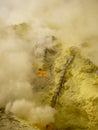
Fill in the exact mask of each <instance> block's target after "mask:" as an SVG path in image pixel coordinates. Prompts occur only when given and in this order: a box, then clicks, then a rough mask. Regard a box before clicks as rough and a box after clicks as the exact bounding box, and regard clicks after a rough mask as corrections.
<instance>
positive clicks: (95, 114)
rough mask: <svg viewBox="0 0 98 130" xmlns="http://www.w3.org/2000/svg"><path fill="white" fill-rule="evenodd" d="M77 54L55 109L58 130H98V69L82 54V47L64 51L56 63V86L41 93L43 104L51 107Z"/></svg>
mask: <svg viewBox="0 0 98 130" xmlns="http://www.w3.org/2000/svg"><path fill="white" fill-rule="evenodd" d="M71 54H74V60H73V61H72V63H71V64H70V65H69V67H68V69H67V72H66V74H65V77H64V81H63V85H62V88H61V91H60V93H59V96H58V98H57V102H56V105H55V109H56V110H57V113H56V116H55V123H54V124H53V125H54V128H57V129H64V130H82V129H83V130H97V129H98V74H97V69H98V68H97V66H95V65H94V64H93V63H92V62H91V61H90V60H89V59H85V58H84V57H82V56H81V55H80V50H79V48H76V47H71V48H69V49H68V50H63V51H62V52H61V54H60V55H59V56H58V57H57V58H56V60H55V61H54V68H53V73H54V84H52V85H51V86H50V87H48V91H47V93H46V94H43V93H42V94H41V96H42V95H43V96H42V98H41V99H42V101H41V99H40V102H42V103H43V102H44V103H46V102H47V103H49V104H51V99H52V96H53V94H54V91H55V89H56V86H57V84H58V82H59V78H60V75H61V72H62V70H63V68H64V64H65V63H66V58H67V57H68V56H69V55H71Z"/></svg>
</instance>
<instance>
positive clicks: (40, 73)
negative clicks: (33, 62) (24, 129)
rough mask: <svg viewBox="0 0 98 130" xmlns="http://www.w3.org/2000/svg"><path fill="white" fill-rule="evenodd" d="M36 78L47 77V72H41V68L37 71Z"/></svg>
mask: <svg viewBox="0 0 98 130" xmlns="http://www.w3.org/2000/svg"><path fill="white" fill-rule="evenodd" d="M38 76H39V77H46V76H47V72H46V71H45V70H43V69H42V68H39V69H38Z"/></svg>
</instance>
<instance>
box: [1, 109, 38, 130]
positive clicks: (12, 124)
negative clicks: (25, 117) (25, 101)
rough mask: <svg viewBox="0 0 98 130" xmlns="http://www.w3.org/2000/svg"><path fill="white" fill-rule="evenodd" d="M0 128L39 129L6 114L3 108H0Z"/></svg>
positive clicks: (12, 129)
mask: <svg viewBox="0 0 98 130" xmlns="http://www.w3.org/2000/svg"><path fill="white" fill-rule="evenodd" d="M0 130H39V129H38V128H36V127H35V128H34V127H31V126H30V125H29V124H27V123H26V122H24V121H22V120H21V119H19V118H17V117H15V116H14V115H12V114H11V113H10V114H6V113H5V112H4V109H3V108H2V109H0Z"/></svg>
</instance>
